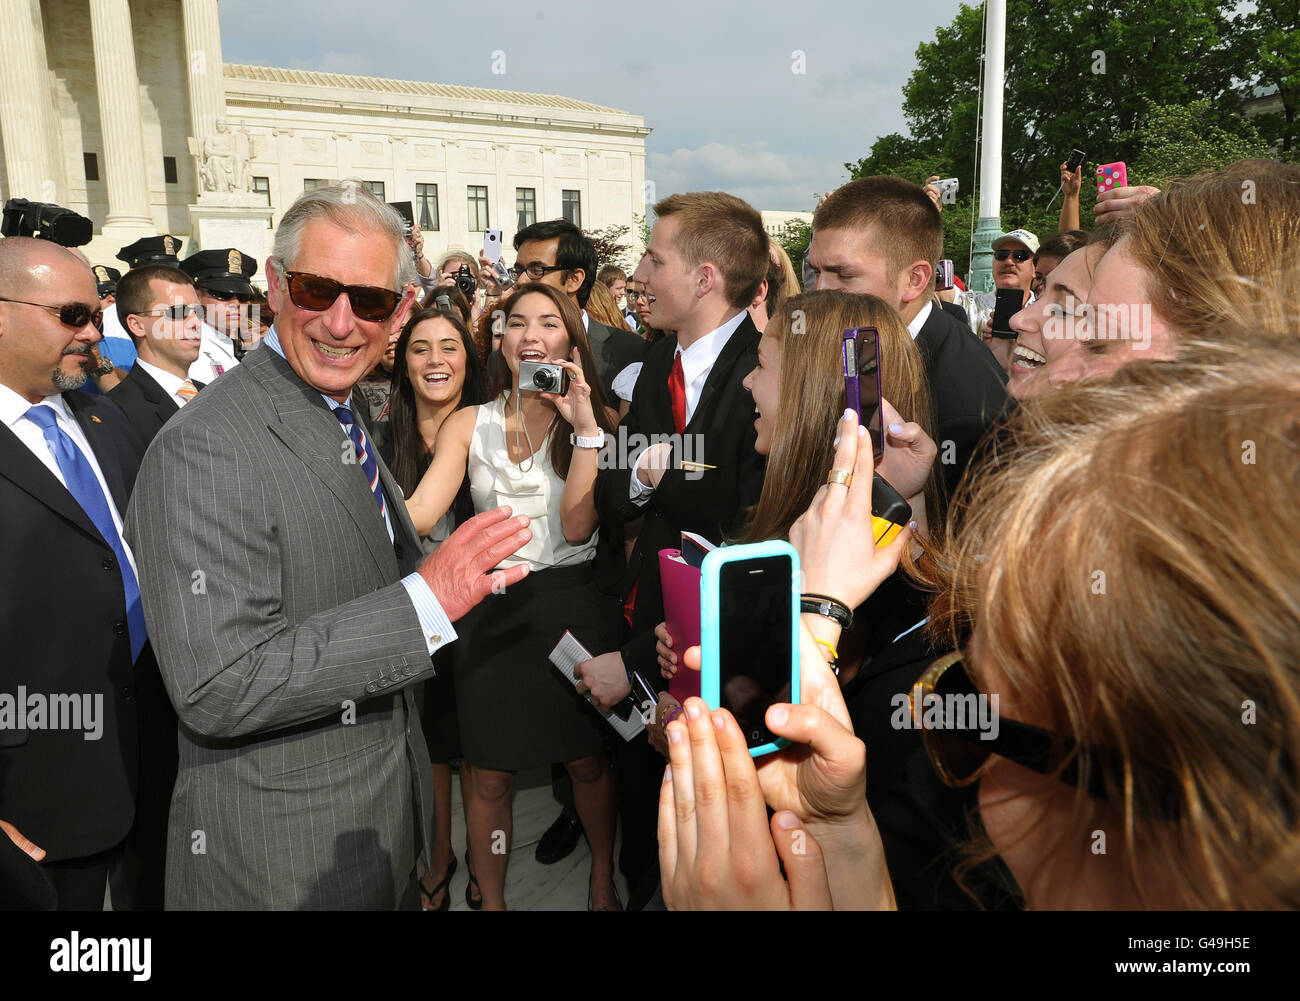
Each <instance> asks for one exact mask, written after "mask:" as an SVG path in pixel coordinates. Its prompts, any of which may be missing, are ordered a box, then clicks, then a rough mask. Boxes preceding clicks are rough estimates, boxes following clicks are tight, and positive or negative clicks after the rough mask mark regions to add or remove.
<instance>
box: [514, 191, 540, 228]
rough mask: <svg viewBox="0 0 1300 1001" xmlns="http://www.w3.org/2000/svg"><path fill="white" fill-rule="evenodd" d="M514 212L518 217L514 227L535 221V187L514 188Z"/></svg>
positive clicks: (529, 224) (520, 226) (521, 226)
mask: <svg viewBox="0 0 1300 1001" xmlns="http://www.w3.org/2000/svg"><path fill="white" fill-rule="evenodd" d="M515 213H516V215H518V217H519V219H518V221H517V223H516V224H515V229H523V228H524V227H525V226H531V225H532V224H533V223H535V222H536V221H537V189H536V188H515Z"/></svg>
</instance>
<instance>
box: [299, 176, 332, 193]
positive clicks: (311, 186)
mask: <svg viewBox="0 0 1300 1001" xmlns="http://www.w3.org/2000/svg"><path fill="white" fill-rule="evenodd" d="M327 184H329V181H327V180H326V179H325V178H323V177H304V178H303V179H302V190H303V191H315V190H316V189H317V188H323V187H325V185H327Z"/></svg>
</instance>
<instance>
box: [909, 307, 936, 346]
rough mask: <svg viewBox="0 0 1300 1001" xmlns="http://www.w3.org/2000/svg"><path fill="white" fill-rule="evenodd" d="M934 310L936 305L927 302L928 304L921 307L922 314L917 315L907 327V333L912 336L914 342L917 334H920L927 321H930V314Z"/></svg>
mask: <svg viewBox="0 0 1300 1001" xmlns="http://www.w3.org/2000/svg"><path fill="white" fill-rule="evenodd" d="M933 309H934V303H933V302H930V301H927V302H926V304H925V305H924V306H922V307H921V312H919V313H917V314H916V316H915V317H913V319H912V322H911V323H909V324H908V325H907V332H908V333H909V334H911V335H912V340H916V336H917V334H919V333H920V332H921V328H922V327H924V326H925V321H926V320H928V319H930V313H931V311H932V310H933Z"/></svg>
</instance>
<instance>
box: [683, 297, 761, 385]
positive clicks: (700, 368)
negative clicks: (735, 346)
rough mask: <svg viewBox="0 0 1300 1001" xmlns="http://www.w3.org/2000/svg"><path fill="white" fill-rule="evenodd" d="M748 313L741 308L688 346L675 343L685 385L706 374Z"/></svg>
mask: <svg viewBox="0 0 1300 1001" xmlns="http://www.w3.org/2000/svg"><path fill="white" fill-rule="evenodd" d="M748 315H749V314H748V313H747V312H746V311H745V310H743V309H742V310H741V311H740V312H739V313H737V314H736V315H735V316H733V317H732V318H731V319H730V320H728V321H726V322H725V323H724V324H723V325H722V326H720V327H718V328H716V329H715V330H710V331H709V332H708V333H707V334H705V335H704V336H703V337H701V338H700V339H699V340H697V341H696V342H695V343H694V344H692V345H691V346H690V347H689V348H683V347H682V346H681V345H680V344H679V345H677V353H678V354H679V355H681V356H682V377H683V379H684V381H685V383H686V385H688V386H689V385H691V384H692V383H694V382H695V380H696V379H699V378H700V377H701V376H705V375H707V374H708V372H709V371H710V370H711V369H712V368H713V363H714V362H716V361H717V360H718V355H720V354H722V349H723V348H725V347H726V346H727V341H729V340H731V335H732V334H734V333H735V332H736V328H737V327H739V326H740V325H741V323H743V322H744V319H745V317H746V316H748Z"/></svg>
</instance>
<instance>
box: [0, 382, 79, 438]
mask: <svg viewBox="0 0 1300 1001" xmlns="http://www.w3.org/2000/svg"><path fill="white" fill-rule="evenodd" d="M41 404H46V405H48V406H51V407H53V408H54V412H55V413H56V414H58V415H59V420H60V421H61V422H65V423H69V424H75V423H76V421H75V420H74V418H73V416H72V411H71V410H69V409H68V404H67V403H66V402H65V401H64V399H63V396H62V395H61V394H58V393H56V394H55V395H53V396H47V397H45V399H43V400H41V402H40V403H28V402H27V398H26V397H24V396H20V395H19V394H18V393H16V392H14V391H13V390H12V389H10V388H9V387H8V386H4V385H0V421H3V422H4V425H5V427H7V428H10V429H12V428H13V426H14V425H15V424H17V423H18V422H19V421H20V420H22V419H23V417H24V416H26V414H27V411H29V410H31V409H32V407H38V406H40V405H41Z"/></svg>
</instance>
